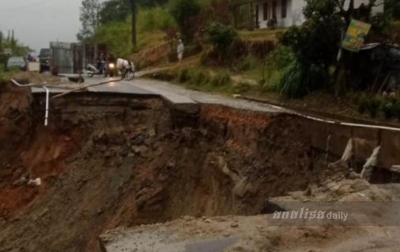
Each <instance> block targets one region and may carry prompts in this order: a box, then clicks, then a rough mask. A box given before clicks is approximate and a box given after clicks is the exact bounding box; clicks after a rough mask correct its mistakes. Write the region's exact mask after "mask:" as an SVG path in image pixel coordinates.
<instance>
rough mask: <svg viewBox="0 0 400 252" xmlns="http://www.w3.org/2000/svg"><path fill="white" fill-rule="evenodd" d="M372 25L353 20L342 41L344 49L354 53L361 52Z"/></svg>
mask: <svg viewBox="0 0 400 252" xmlns="http://www.w3.org/2000/svg"><path fill="white" fill-rule="evenodd" d="M370 29H371V25H370V24H367V23H364V22H361V21H358V20H355V19H352V20H351V22H350V25H349V28H348V29H347V33H346V36H345V37H344V39H343V41H342V47H343V48H344V49H346V50H349V51H352V52H358V51H360V49H361V47H362V46H363V44H364V39H365V37H366V36H367V35H368V33H369V30H370Z"/></svg>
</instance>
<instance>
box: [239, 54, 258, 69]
mask: <svg viewBox="0 0 400 252" xmlns="http://www.w3.org/2000/svg"><path fill="white" fill-rule="evenodd" d="M256 65H257V59H256V58H254V57H253V56H247V57H245V58H242V59H240V62H239V70H241V71H248V70H250V69H252V68H253V67H254V66H256Z"/></svg>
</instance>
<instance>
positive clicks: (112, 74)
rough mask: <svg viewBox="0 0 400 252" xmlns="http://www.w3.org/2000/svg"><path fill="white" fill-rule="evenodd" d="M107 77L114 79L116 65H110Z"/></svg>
mask: <svg viewBox="0 0 400 252" xmlns="http://www.w3.org/2000/svg"><path fill="white" fill-rule="evenodd" d="M107 75H108V76H110V77H114V76H115V75H117V74H116V69H115V64H114V63H109V64H108V67H107Z"/></svg>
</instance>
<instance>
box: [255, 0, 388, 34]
mask: <svg viewBox="0 0 400 252" xmlns="http://www.w3.org/2000/svg"><path fill="white" fill-rule="evenodd" d="M321 1H324V0H321ZM249 2H250V1H249ZM383 2H384V0H378V6H376V7H374V9H373V12H374V13H379V12H383V10H384V5H383ZM253 3H254V2H253ZM362 3H364V4H367V3H369V0H354V5H355V6H354V7H355V8H358V7H359V6H360V5H361V4H362ZM349 4H350V0H346V3H345V6H344V7H345V9H347V8H348V7H349ZM254 5H255V8H254V12H255V22H256V23H257V24H258V25H257V27H258V28H261V29H262V28H266V27H267V22H268V20H269V19H272V18H273V17H274V16H275V17H276V19H277V23H278V25H277V26H278V27H290V26H292V25H301V24H302V23H303V22H304V21H305V18H304V16H303V8H304V7H305V5H306V2H305V0H259V1H256V2H255V3H254Z"/></svg>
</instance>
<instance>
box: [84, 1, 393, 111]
mask: <svg viewBox="0 0 400 252" xmlns="http://www.w3.org/2000/svg"><path fill="white" fill-rule="evenodd" d="M86 1H96V0H86ZM137 3H138V4H137V5H136V6H135V13H136V25H137V26H136V32H137V39H138V40H137V45H136V47H135V48H133V47H132V43H131V32H132V30H131V27H132V16H131V15H132V12H131V6H130V1H129V0H123V1H115V0H111V1H106V2H105V4H103V5H99V13H100V19H99V24H98V25H97V26H96V27H95V29H93V31H92V33H91V34H90V36H89V37H88V39H89V40H93V41H96V42H97V43H105V44H107V45H108V46H109V48H110V50H111V51H112V52H113V53H114V54H116V55H118V56H120V57H127V58H130V59H132V60H134V61H135V62H136V64H137V65H138V66H139V68H146V67H157V66H167V67H169V69H168V70H166V71H164V72H163V73H157V74H154V75H153V77H154V78H159V79H163V80H168V81H175V82H176V83H179V84H181V85H185V86H186V87H187V88H191V89H195V90H202V91H209V92H222V93H227V94H247V95H250V96H252V97H261V98H265V99H266V100H273V101H274V102H275V103H290V104H292V103H293V104H298V103H297V101H295V100H293V99H303V102H304V103H305V104H307V102H308V101H309V100H313V101H314V100H317V99H314V98H315V97H317V96H320V97H324V98H321V100H322V99H325V100H326V98H325V97H326V95H328V96H331V97H332V99H333V101H334V102H332V105H331V106H332V107H333V106H336V107H341V105H340V104H341V103H343V101H346V103H348V104H351V105H350V106H349V107H351V108H352V109H353V110H354V111H355V112H359V113H360V115H361V116H363V115H365V116H366V117H369V118H380V117H382V118H383V117H384V118H387V119H391V118H397V117H399V118H400V116H397V114H398V113H400V109H398V107H400V102H398V101H397V95H394V96H395V97H393V94H390V95H391V96H390V97H389V93H383V92H378V91H377V90H375V91H373V92H371V90H368V88H366V87H363V86H359V85H354V84H353V83H354V78H353V77H352V76H350V75H349V76H346V75H343V74H342V73H344V72H348V71H352V69H351V66H350V63H349V62H350V61H351V60H350V59H351V57H352V56H351V53H349V52H347V51H345V50H342V52H341V53H342V57H341V59H340V61H337V56H338V53H339V48H340V43H341V34H342V31H345V30H346V28H347V26H348V25H349V23H350V17H354V18H355V19H358V20H361V21H364V22H367V23H370V24H372V29H371V32H370V34H369V36H368V37H367V41H372V42H373V41H374V39H376V38H379V39H380V41H384V40H393V37H392V36H393V34H397V33H398V32H394V31H400V29H398V28H399V27H400V25H398V24H399V22H398V21H397V20H399V19H400V3H399V2H398V1H395V0H387V1H386V3H385V4H386V6H385V13H383V14H377V15H373V14H372V12H371V10H372V7H373V6H374V5H375V4H376V1H375V0H370V1H369V3H368V4H367V5H365V6H364V7H365V9H363V10H362V11H361V10H360V9H356V8H349V9H347V10H344V8H343V6H341V5H340V3H341V1H335V0H326V1H322V2H321V1H318V0H306V3H307V5H306V7H305V9H304V10H303V13H304V16H305V17H306V19H307V21H306V22H305V23H304V24H303V25H301V26H299V27H292V28H289V29H284V28H277V29H262V30H249V29H246V27H248V24H247V23H246V22H248V17H249V15H250V12H251V10H250V9H249V8H247V7H246V6H244V7H243V8H241V9H240V11H239V13H238V16H237V18H238V20H236V21H237V22H238V23H239V25H238V26H239V27H242V28H243V29H239V30H236V29H235V28H234V26H233V24H234V20H233V17H232V13H231V11H230V6H229V1H228V0H193V1H187V0H169V1H168V0H153V1H146V0H141V1H138V2H137ZM178 39H182V40H183V41H184V44H185V59H184V62H183V63H182V64H178V63H177V57H176V46H177V41H178ZM155 48H156V49H155ZM162 50H163V51H162ZM157 57H158V58H157ZM153 58H155V59H154V60H153ZM150 59H152V60H150ZM381 91H382V90H381ZM315 94H320V95H315ZM271 97H272V98H271ZM308 97H313V98H310V99H309V98H308ZM329 100H330V99H329ZM288 101H292V102H288ZM320 103H321V104H323V103H324V101H321V102H320ZM318 104H319V103H318V102H312V103H311V105H310V106H309V107H311V109H314V110H319V109H322V110H323V109H326V110H327V111H328V112H331V111H333V112H334V113H336V110H335V109H334V108H330V105H329V104H328V105H326V107H325V108H321V107H320V106H319V105H318ZM296 106H297V105H296ZM338 113H340V110H339V112H338Z"/></svg>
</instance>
